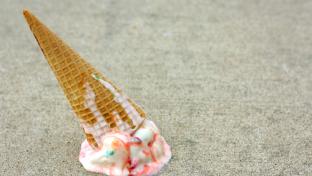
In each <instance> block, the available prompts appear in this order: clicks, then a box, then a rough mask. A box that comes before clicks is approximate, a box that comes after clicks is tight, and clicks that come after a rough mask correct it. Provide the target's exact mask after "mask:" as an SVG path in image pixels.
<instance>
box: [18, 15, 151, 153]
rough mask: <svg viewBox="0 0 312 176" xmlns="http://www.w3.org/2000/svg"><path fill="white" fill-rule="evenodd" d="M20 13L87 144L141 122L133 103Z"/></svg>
mask: <svg viewBox="0 0 312 176" xmlns="http://www.w3.org/2000/svg"><path fill="white" fill-rule="evenodd" d="M24 16H25V19H26V21H27V23H28V24H29V27H30V29H31V31H32V32H33V34H34V37H35V38H36V40H37V42H38V44H39V46H40V48H41V50H42V53H43V54H44V56H45V58H46V60H47V62H48V63H49V65H50V67H51V69H52V71H53V72H54V74H55V76H56V78H57V80H58V82H59V85H60V86H61V88H62V89H63V91H64V93H65V95H66V97H67V99H68V101H69V103H70V105H71V107H72V109H73V111H74V113H75V114H76V116H77V118H79V120H80V123H81V126H82V127H83V131H84V133H85V135H86V138H87V140H88V142H89V144H90V145H91V146H93V147H95V148H97V147H99V146H100V145H101V137H102V136H103V135H105V134H106V133H107V132H111V131H112V130H122V131H126V132H132V131H133V130H135V129H136V128H137V127H138V126H139V125H140V124H141V123H142V121H143V120H144V117H145V113H144V112H143V110H142V109H141V108H140V107H139V106H138V105H137V104H135V103H134V102H133V101H132V100H131V99H129V98H128V97H126V96H125V95H123V94H122V92H121V91H120V89H118V88H117V87H116V86H115V85H114V84H113V83H112V82H111V81H110V80H108V79H107V78H106V77H104V76H103V75H102V74H101V73H100V72H99V71H98V70H96V69H95V68H94V67H93V66H91V65H90V64H89V63H87V62H86V61H85V60H84V59H83V58H82V57H81V56H80V55H79V54H77V53H76V52H75V51H74V50H73V49H72V48H70V47H69V46H68V45H67V44H66V43H65V42H63V41H62V40H61V39H60V38H59V37H58V36H57V35H56V34H55V33H53V32H51V31H50V30H49V29H48V27H46V26H45V25H44V24H43V23H41V22H40V21H39V20H38V19H37V18H36V17H35V16H34V15H32V14H31V13H30V12H29V11H27V10H24Z"/></svg>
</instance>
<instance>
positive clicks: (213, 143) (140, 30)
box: [0, 0, 312, 176]
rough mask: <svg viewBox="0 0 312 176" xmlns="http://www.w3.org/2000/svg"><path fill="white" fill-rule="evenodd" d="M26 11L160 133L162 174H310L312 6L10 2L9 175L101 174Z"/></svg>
mask: <svg viewBox="0 0 312 176" xmlns="http://www.w3.org/2000/svg"><path fill="white" fill-rule="evenodd" d="M99 2H100V3H99ZM23 8H28V9H29V10H31V11H32V12H33V13H34V14H35V15H36V16H38V17H39V18H40V19H41V20H42V21H43V22H44V23H45V24H46V25H48V26H49V27H50V28H51V29H52V30H53V31H55V32H56V33H58V34H59V36H60V37H62V38H63V39H64V40H65V41H67V42H68V43H69V44H70V45H71V46H72V47H73V48H75V49H76V50H77V51H78V52H79V53H81V55H82V56H84V57H85V58H86V59H87V60H88V61H89V62H91V63H92V64H93V65H96V66H97V68H98V69H99V70H101V71H102V72H103V73H105V74H106V75H107V77H109V78H110V79H111V80H113V81H114V82H115V83H116V84H117V85H118V86H119V87H121V88H122V89H123V90H124V92H126V93H127V94H128V95H129V96H130V97H132V98H133V99H135V100H136V102H138V104H140V105H142V106H143V107H144V109H145V111H146V112H147V113H148V114H149V116H150V119H152V120H153V121H155V123H156V124H158V126H159V127H160V129H161V132H162V135H163V136H164V137H165V138H166V140H167V142H168V143H169V144H170V145H171V146H172V152H173V158H172V160H171V162H170V164H169V165H168V166H166V167H165V168H164V169H163V170H162V172H161V174H160V175H168V176H169V175H170V176H176V175H179V176H189V175H196V176H197V175H198V176H203V175H205V176H206V175H222V176H223V175H229V176H235V175H248V176H249V175H255V176H262V175H289V176H293V175H312V118H311V117H312V103H311V102H312V76H311V75H312V48H311V47H312V20H311V19H312V10H311V9H312V1H309V0H306V1H305V0H301V1H290V0H285V1H282V0H274V1H256V0H254V1H238V0H235V1H226V0H223V1H213V0H211V1H210V0H198V1H186V0H173V1H167V0H157V1H156V0H155V1H151V0H138V1H126V0H122V1H115V0H110V1H109V0H104V1H96V0H90V1H83V0H75V1H68V0H65V1H40V0H34V1H29V2H27V3H26V2H23V1H11V0H2V1H1V6H0V37H1V45H0V79H1V83H0V129H1V130H0V140H1V142H0V175H8V176H11V175H96V174H92V173H87V172H86V171H85V170H84V169H83V168H82V166H81V165H80V163H79V161H78V154H79V150H80V144H81V142H82V140H83V134H82V131H81V130H80V127H79V124H78V121H77V120H76V119H75V118H74V116H73V113H72V112H71V111H70V107H69V105H68V103H67V101H66V99H65V96H64V95H63V92H62V90H61V89H60V88H59V87H58V83H57V81H56V79H55V77H54V75H53V73H52V71H51V70H50V68H49V66H48V64H47V63H46V61H45V59H44V57H43V55H42V53H41V51H40V49H39V47H38V45H37V43H36V41H35V39H34V38H33V36H32V34H31V32H30V30H29V28H28V26H27V25H26V23H25V21H24V19H23V16H22V10H23Z"/></svg>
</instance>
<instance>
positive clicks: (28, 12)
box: [23, 9, 31, 18]
mask: <svg viewBox="0 0 312 176" xmlns="http://www.w3.org/2000/svg"><path fill="white" fill-rule="evenodd" d="M23 14H24V17H25V18H27V17H29V16H30V14H31V13H30V11H29V10H28V9H23Z"/></svg>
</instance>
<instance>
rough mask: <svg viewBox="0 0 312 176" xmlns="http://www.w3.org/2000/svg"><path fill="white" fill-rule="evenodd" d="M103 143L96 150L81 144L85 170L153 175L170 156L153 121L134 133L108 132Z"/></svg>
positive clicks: (85, 143)
mask: <svg viewBox="0 0 312 176" xmlns="http://www.w3.org/2000/svg"><path fill="white" fill-rule="evenodd" d="M102 144H103V145H102V146H101V148H100V149H99V150H94V149H93V148H92V147H91V146H90V145H89V144H88V142H87V141H86V140H85V141H84V142H83V143H82V145H81V151H80V156H79V160H80V162H81V163H82V165H83V166H84V168H85V169H86V170H88V171H92V172H97V173H102V174H107V175H118V176H119V175H120V176H124V175H125V176H126V175H128V176H131V175H133V176H134V175H137V176H144V175H153V174H156V173H157V172H159V170H160V169H161V168H162V167H163V165H164V164H166V163H167V162H168V161H169V160H170V158H171V151H170V146H169V145H168V144H167V143H166V141H165V140H164V138H163V137H162V136H161V135H160V134H159V130H158V128H157V127H156V126H155V124H154V123H153V122H152V121H150V120H145V121H144V123H143V125H142V126H141V128H140V129H138V130H137V131H136V132H135V133H134V134H129V133H125V132H122V131H116V132H111V133H108V134H106V135H104V136H103V137H102Z"/></svg>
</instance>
